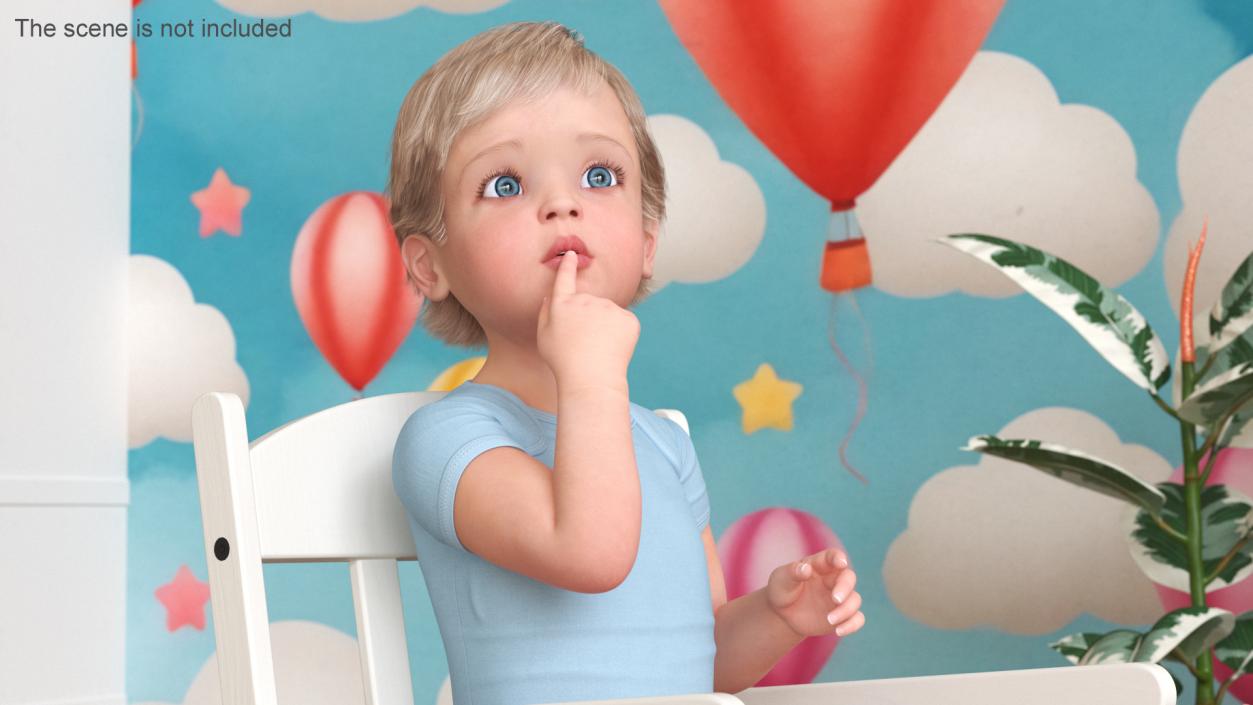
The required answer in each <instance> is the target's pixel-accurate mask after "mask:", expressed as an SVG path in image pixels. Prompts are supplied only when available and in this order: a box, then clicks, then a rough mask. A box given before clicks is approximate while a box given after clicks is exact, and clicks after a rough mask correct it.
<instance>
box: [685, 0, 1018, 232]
mask: <svg viewBox="0 0 1253 705" xmlns="http://www.w3.org/2000/svg"><path fill="white" fill-rule="evenodd" d="M660 2H661V7H662V9H663V10H664V11H665V13H666V16H667V17H668V18H669V20H670V24H671V26H672V27H673V28H674V31H675V33H676V34H678V36H679V39H680V40H681V41H682V42H683V45H684V46H685V47H687V50H688V51H689V52H690V53H691V54H692V56H693V57H694V58H695V59H696V62H697V64H699V65H700V67H701V70H703V71H704V73H705V75H706V76H707V77H708V78H709V81H710V82H711V83H713V85H714V88H716V89H717V91H718V93H719V94H720V95H721V96H722V98H723V100H725V101H726V102H727V104H728V105H729V106H730V107H731V109H732V110H734V111H735V113H736V114H737V115H739V117H740V119H741V120H743V121H744V124H745V125H747V126H748V129H750V130H752V132H753V134H755V135H757V137H758V139H760V140H761V141H762V142H763V143H764V144H765V145H766V147H767V148H769V149H770V151H771V152H773V153H774V154H775V156H776V157H778V158H779V159H780V160H782V161H783V163H784V164H785V165H787V167H788V168H789V169H791V170H792V172H793V173H795V174H796V175H797V176H798V177H800V179H801V180H802V181H804V182H805V183H806V184H808V185H809V187H810V188H812V189H813V190H815V191H817V192H818V193H820V194H822V195H823V196H825V197H826V198H827V200H829V201H831V208H832V210H848V209H850V208H852V207H853V205H854V203H855V202H856V199H857V197H858V196H860V195H861V194H862V193H863V192H865V190H866V189H868V188H870V186H871V185H872V184H873V183H874V182H875V180H876V179H878V178H879V175H880V174H882V173H883V171H884V170H885V169H887V167H888V164H890V163H891V162H892V160H893V159H895V158H896V155H897V154H899V153H900V151H901V150H902V149H904V148H905V145H906V144H908V143H909V141H910V140H911V139H913V136H914V133H916V132H917V131H918V129H919V128H921V127H922V125H923V123H924V122H926V120H927V118H928V117H930V116H931V113H932V112H934V111H935V109H936V107H937V106H938V105H939V104H940V101H941V100H943V98H944V96H945V95H946V94H947V93H948V91H949V89H950V88H952V86H953V84H954V83H956V81H957V79H958V77H959V76H961V74H962V72H963V71H964V70H965V68H966V65H967V64H969V63H970V59H971V58H972V57H973V56H974V53H975V51H977V50H978V49H979V46H980V45H981V44H982V43H983V39H984V37H985V36H986V35H987V33H988V30H989V29H991V27H992V22H993V21H994V20H995V19H996V16H997V13H999V12H1000V10H1001V6H1002V5H1004V0H825V1H824V2H813V0H771V2H755V1H753V0H745V1H744V2H717V3H715V2H691V1H690V0H660Z"/></svg>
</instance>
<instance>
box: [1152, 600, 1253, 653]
mask: <svg viewBox="0 0 1253 705" xmlns="http://www.w3.org/2000/svg"><path fill="white" fill-rule="evenodd" d="M1235 625H1236V616H1235V615H1234V614H1232V613H1230V612H1228V611H1227V610H1224V609H1221V608H1218V607H1184V608H1181V609H1177V610H1173V611H1171V612H1168V613H1166V614H1165V615H1163V616H1162V618H1161V619H1159V620H1157V622H1156V623H1155V624H1154V625H1153V628H1152V629H1150V630H1149V631H1148V632H1147V633H1146V634H1145V635H1144V638H1143V639H1142V640H1141V642H1140V646H1139V648H1138V649H1137V650H1136V653H1135V659H1134V660H1135V661H1145V662H1148V663H1157V662H1158V661H1161V660H1162V659H1164V658H1166V657H1167V656H1169V655H1170V654H1171V652H1172V651H1174V650H1175V649H1178V650H1179V653H1180V654H1182V655H1183V657H1184V658H1185V659H1187V660H1188V661H1195V660H1196V658H1197V657H1198V656H1200V655H1201V654H1203V653H1205V652H1206V651H1208V650H1209V648H1210V647H1212V646H1213V645H1215V644H1217V643H1218V642H1220V641H1222V640H1223V639H1224V638H1226V637H1227V635H1228V634H1231V632H1232V630H1233V629H1234V628H1235Z"/></svg>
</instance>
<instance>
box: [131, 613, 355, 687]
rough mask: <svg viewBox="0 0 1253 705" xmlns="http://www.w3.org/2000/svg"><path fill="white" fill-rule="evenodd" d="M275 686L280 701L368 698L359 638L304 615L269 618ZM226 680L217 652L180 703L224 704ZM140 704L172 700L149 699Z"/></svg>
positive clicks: (201, 670)
mask: <svg viewBox="0 0 1253 705" xmlns="http://www.w3.org/2000/svg"><path fill="white" fill-rule="evenodd" d="M270 650H271V652H272V653H273V655H274V686H275V690H276V691H277V694H278V701H279V702H280V703H300V704H301V705H358V704H362V705H364V703H365V690H364V685H363V684H362V681H361V660H360V658H361V657H360V655H359V651H358V649H357V640H356V639H354V638H352V637H350V636H348V635H347V634H344V633H343V632H340V631H338V630H336V629H332V628H331V627H328V626H326V625H325V624H319V623H317V622H309V621H305V620H286V621H280V622H271V623H270ZM221 703H222V684H221V681H220V680H219V678H218V656H217V653H214V654H213V655H212V656H210V657H209V659H208V660H207V661H205V664H204V666H201V668H200V672H199V673H198V674H196V678H195V679H194V680H192V682H191V686H190V687H188V689H187V694H186V695H185V696H184V697H183V702H182V705H221ZM136 705H172V704H171V703H159V702H146V703H137V704H136Z"/></svg>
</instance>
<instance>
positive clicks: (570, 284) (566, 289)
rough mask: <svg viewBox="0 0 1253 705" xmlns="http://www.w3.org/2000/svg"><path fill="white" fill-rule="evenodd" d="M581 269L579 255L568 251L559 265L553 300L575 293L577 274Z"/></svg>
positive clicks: (554, 283)
mask: <svg viewBox="0 0 1253 705" xmlns="http://www.w3.org/2000/svg"><path fill="white" fill-rule="evenodd" d="M578 269H579V253H577V252H575V251H574V250H567V251H566V253H565V254H564V255H562V256H561V263H560V264H558V265H557V278H556V279H555V280H554V281H553V298H556V297H557V296H568V295H570V294H573V293H574V285H575V283H574V279H575V273H576V272H577V271H578Z"/></svg>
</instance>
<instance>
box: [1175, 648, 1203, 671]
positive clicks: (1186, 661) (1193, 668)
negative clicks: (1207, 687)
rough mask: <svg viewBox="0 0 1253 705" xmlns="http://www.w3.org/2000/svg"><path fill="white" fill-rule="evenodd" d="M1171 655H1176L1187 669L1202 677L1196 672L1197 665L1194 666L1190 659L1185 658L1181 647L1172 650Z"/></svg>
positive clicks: (1177, 659)
mask: <svg viewBox="0 0 1253 705" xmlns="http://www.w3.org/2000/svg"><path fill="white" fill-rule="evenodd" d="M1170 655H1171V656H1174V657H1175V660H1176V661H1178V662H1179V663H1182V664H1183V665H1184V666H1186V667H1187V669H1188V670H1189V671H1191V672H1192V675H1194V676H1196V677H1197V678H1200V676H1198V675H1197V673H1196V666H1193V665H1192V664H1190V663H1188V659H1186V658H1184V656H1183V652H1181V651H1180V650H1179V649H1175V650H1174V651H1171V652H1170Z"/></svg>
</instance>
